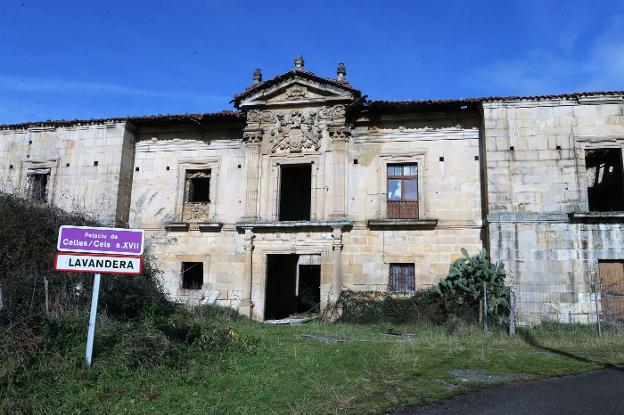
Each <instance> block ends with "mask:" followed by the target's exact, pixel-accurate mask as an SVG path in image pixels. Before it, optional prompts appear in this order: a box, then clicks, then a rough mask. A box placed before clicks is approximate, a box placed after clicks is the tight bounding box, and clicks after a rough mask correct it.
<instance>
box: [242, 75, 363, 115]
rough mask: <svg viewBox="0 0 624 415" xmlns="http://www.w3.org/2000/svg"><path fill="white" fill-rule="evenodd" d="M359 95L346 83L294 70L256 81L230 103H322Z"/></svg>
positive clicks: (260, 104)
mask: <svg viewBox="0 0 624 415" xmlns="http://www.w3.org/2000/svg"><path fill="white" fill-rule="evenodd" d="M360 95H361V94H360V91H358V90H357V89H355V88H353V87H351V86H350V85H349V84H348V83H345V82H338V81H336V80H333V79H327V78H321V77H319V76H316V75H314V74H313V73H311V72H306V71H302V70H294V71H290V72H286V73H285V74H282V75H279V76H277V77H275V78H273V79H271V80H269V81H265V82H260V83H257V84H255V85H254V86H252V87H251V88H248V89H247V90H246V91H244V92H242V93H241V94H238V95H237V96H236V97H234V100H233V102H234V105H235V106H236V107H238V108H241V109H244V108H251V107H260V106H272V105H278V106H287V105H289V104H294V105H301V104H310V106H322V105H324V104H325V103H327V104H332V103H336V102H343V103H347V102H349V101H353V100H355V99H357V98H359V97H360ZM325 105H326V104H325Z"/></svg>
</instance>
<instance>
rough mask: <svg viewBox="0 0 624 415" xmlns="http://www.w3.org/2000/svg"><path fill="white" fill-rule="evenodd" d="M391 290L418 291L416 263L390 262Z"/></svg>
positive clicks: (402, 291)
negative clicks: (415, 273) (415, 274)
mask: <svg viewBox="0 0 624 415" xmlns="http://www.w3.org/2000/svg"><path fill="white" fill-rule="evenodd" d="M389 288H390V291H395V292H401V293H411V292H414V291H416V277H415V276H414V264H390V284H389Z"/></svg>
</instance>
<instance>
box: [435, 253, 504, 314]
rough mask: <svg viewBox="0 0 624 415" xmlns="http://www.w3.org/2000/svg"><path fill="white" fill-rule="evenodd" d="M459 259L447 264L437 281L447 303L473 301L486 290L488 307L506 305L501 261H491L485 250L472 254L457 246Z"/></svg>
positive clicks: (493, 308) (492, 308)
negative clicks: (446, 269) (442, 274)
mask: <svg viewBox="0 0 624 415" xmlns="http://www.w3.org/2000/svg"><path fill="white" fill-rule="evenodd" d="M461 252H462V254H463V255H464V256H463V257H462V258H458V259H457V260H456V261H455V262H453V263H452V264H451V267H450V268H449V273H448V276H447V277H446V279H444V280H442V281H440V283H439V284H438V287H437V289H438V292H439V293H440V295H442V297H443V298H444V300H445V302H446V303H447V304H452V303H456V304H458V305H464V304H475V303H478V302H479V300H481V299H482V298H483V290H484V285H485V290H486V292H487V304H488V310H489V311H490V312H493V311H495V310H497V309H499V307H506V306H508V300H507V299H508V292H509V289H508V287H506V286H505V275H506V274H505V267H504V265H503V263H501V262H497V263H495V264H494V263H492V261H491V260H490V256H489V254H488V253H487V251H486V250H485V249H481V251H480V252H479V253H478V254H477V255H474V256H470V255H469V254H468V251H466V250H465V249H464V248H462V249H461Z"/></svg>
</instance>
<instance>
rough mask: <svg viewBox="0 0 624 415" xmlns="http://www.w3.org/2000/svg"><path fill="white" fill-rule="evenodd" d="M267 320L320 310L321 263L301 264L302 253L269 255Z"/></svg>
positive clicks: (265, 316) (265, 317) (265, 309)
mask: <svg viewBox="0 0 624 415" xmlns="http://www.w3.org/2000/svg"><path fill="white" fill-rule="evenodd" d="M266 272H267V276H266V295H265V307H264V319H265V320H277V319H282V318H286V317H289V316H291V315H293V314H297V313H305V312H318V311H320V309H319V308H318V307H317V304H319V303H320V301H321V289H320V286H321V266H320V265H299V255H296V254H283V255H277V254H275V255H274V254H270V255H267V268H266Z"/></svg>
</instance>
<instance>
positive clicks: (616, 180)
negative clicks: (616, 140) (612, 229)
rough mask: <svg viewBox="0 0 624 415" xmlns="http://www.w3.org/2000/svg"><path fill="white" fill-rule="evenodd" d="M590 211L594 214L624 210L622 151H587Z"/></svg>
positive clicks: (611, 149) (612, 149)
mask: <svg viewBox="0 0 624 415" xmlns="http://www.w3.org/2000/svg"><path fill="white" fill-rule="evenodd" d="M585 167H586V170H587V182H588V188H587V196H588V199H589V210H590V211H594V212H607V211H616V210H618V211H621V210H624V177H623V176H624V175H623V174H622V150H620V149H619V148H604V149H596V150H586V151H585Z"/></svg>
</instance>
